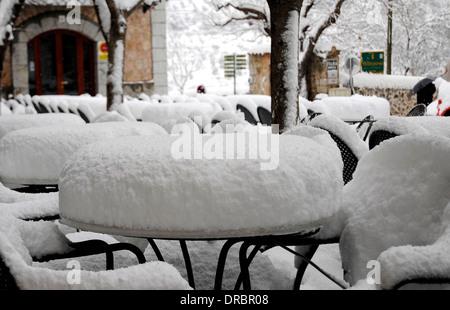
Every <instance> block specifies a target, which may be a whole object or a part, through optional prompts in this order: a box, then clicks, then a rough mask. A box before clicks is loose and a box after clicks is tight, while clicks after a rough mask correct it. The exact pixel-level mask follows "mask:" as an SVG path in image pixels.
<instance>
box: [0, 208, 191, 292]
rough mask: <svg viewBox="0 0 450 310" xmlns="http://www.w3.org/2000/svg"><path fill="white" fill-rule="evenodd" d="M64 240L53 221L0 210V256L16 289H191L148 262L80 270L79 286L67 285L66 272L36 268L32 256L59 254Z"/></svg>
mask: <svg viewBox="0 0 450 310" xmlns="http://www.w3.org/2000/svg"><path fill="white" fill-rule="evenodd" d="M67 243H68V240H67V238H66V237H65V236H64V235H63V234H62V233H61V232H60V231H59V229H58V227H57V225H56V224H55V223H53V222H37V223H35V222H24V221H20V220H18V219H16V218H15V217H13V216H12V215H10V214H8V213H6V212H2V211H0V257H1V258H2V260H3V262H4V263H5V265H6V266H7V267H8V269H9V271H10V273H11V275H12V276H13V278H14V280H15V282H16V285H17V286H18V287H19V289H22V290H30V289H45V290H62V289H71V290H72V289H78V290H101V289H114V290H116V289H148V290H154V289H159V290H181V289H191V288H190V287H189V285H188V283H187V282H186V280H184V279H183V278H182V277H181V275H180V273H179V272H178V271H177V270H176V269H175V268H174V267H173V266H172V265H169V264H168V263H164V262H149V263H145V264H141V265H136V266H131V267H128V268H121V269H117V270H112V271H98V272H92V271H86V270H81V271H80V279H81V281H80V282H79V284H70V281H68V280H67V279H68V278H69V277H70V274H69V272H70V271H72V269H67V270H52V269H49V268H41V267H36V266H34V265H33V264H32V255H33V256H37V257H39V256H42V255H45V254H50V253H52V254H56V253H63V252H65V251H67V250H68V248H67Z"/></svg>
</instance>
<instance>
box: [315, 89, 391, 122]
mask: <svg viewBox="0 0 450 310" xmlns="http://www.w3.org/2000/svg"><path fill="white" fill-rule="evenodd" d="M316 104H318V107H316ZM320 106H322V107H320ZM312 108H313V110H314V111H316V112H321V110H322V111H323V112H321V113H323V114H332V115H334V116H336V117H338V118H340V119H341V120H344V121H361V120H363V119H364V118H365V117H367V116H369V115H372V116H373V117H374V119H375V120H377V119H380V118H384V117H389V116H390V115H391V107H390V103H389V102H388V101H387V100H386V99H383V98H380V97H376V96H361V95H353V96H351V97H325V98H322V99H320V100H315V101H314V102H313V103H312Z"/></svg>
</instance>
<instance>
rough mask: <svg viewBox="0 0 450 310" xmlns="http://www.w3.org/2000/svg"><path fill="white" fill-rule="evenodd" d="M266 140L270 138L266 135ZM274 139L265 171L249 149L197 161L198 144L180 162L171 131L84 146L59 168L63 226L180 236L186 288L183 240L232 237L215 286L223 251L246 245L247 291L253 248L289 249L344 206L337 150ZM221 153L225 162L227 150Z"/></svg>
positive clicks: (206, 139)
mask: <svg viewBox="0 0 450 310" xmlns="http://www.w3.org/2000/svg"><path fill="white" fill-rule="evenodd" d="M255 132H256V131H255ZM237 135H238V134H226V135H223V136H221V137H223V138H224V139H227V138H228V139H231V138H232V137H234V138H236V136H237ZM212 137H214V136H208V135H198V136H197V137H196V138H194V140H192V141H190V142H186V143H187V144H186V145H185V146H191V145H190V144H189V143H195V142H194V141H197V140H196V139H200V140H198V141H200V144H197V147H198V146H199V145H200V147H203V149H204V150H207V148H208V145H209V147H210V146H211V145H210V143H212V141H213V140H212V139H213V138H212ZM215 137H216V138H217V136H215ZM269 137H270V138H273V139H276V138H275V137H272V136H271V135H267V137H263V138H269ZM277 138H279V161H278V162H279V165H278V167H273V168H276V169H275V170H262V167H265V166H264V164H269V160H266V159H261V158H259V157H258V159H250V157H249V145H248V144H247V145H246V148H245V149H244V151H245V154H246V156H245V157H244V158H247V159H234V158H233V159H206V158H207V157H202V159H194V154H196V155H195V156H198V155H199V149H197V150H196V151H194V149H195V147H194V148H192V149H191V151H192V153H189V154H186V156H185V157H184V158H183V157H180V156H179V155H180V154H179V151H180V149H179V146H180V145H179V144H180V139H181V136H180V137H177V136H172V135H171V136H162V135H159V136H154V137H130V138H127V139H123V138H122V139H114V140H110V141H103V142H99V143H97V144H91V145H88V146H86V147H83V148H82V149H80V150H79V151H78V152H76V154H75V155H74V156H72V157H71V158H70V159H69V160H68V161H67V162H66V164H65V166H64V169H63V171H62V172H61V176H60V178H59V190H60V191H59V197H60V215H61V221H62V223H64V224H66V225H69V226H72V227H74V228H77V229H80V230H88V231H93V232H102V233H107V234H108V233H111V234H117V235H124V236H130V237H142V238H149V241H150V243H151V244H152V242H151V241H152V240H153V239H178V240H180V243H181V246H182V249H183V254H184V255H185V260H186V264H187V269H188V276H189V283H190V284H191V286H192V287H194V286H195V284H194V281H193V280H194V279H193V276H192V270H191V269H190V267H189V266H190V264H189V261H190V260H189V255H188V251H187V247H186V243H185V242H186V240H217V239H223V240H228V241H227V242H226V243H225V245H224V247H223V249H222V251H221V253H220V256H219V263H218V268H217V273H216V282H215V287H216V289H220V288H221V281H222V274H223V271H224V266H225V261H226V257H227V253H228V250H229V248H230V247H231V246H232V245H233V244H235V243H238V242H242V241H245V242H244V244H243V245H242V246H243V247H244V250H243V248H241V255H242V262H243V265H242V270H243V272H244V276H243V279H244V287H246V288H249V287H250V283H249V277H248V276H245V275H246V274H247V275H248V273H246V272H245V270H247V268H246V267H248V266H246V263H247V258H246V248H247V247H248V246H249V245H250V244H254V245H257V246H258V247H261V246H263V245H277V244H278V243H284V244H288V245H295V244H296V242H298V240H299V239H302V238H303V237H305V236H306V235H309V234H313V233H315V232H316V231H317V229H319V228H320V227H321V226H322V225H324V224H325V223H328V222H329V221H331V219H332V218H333V217H334V215H335V214H336V212H338V210H339V208H340V200H341V193H342V188H343V181H342V162H341V160H340V155H339V150H338V149H337V148H336V147H335V146H331V147H330V143H328V144H322V143H321V142H322V140H321V139H318V140H317V139H312V138H307V137H305V136H294V135H291V136H288V135H282V136H278V135H277ZM328 139H329V138H328ZM198 141H197V143H198ZM274 141H275V140H274ZM328 141H329V140H328ZM273 143H274V144H272V145H274V147H275V148H276V144H275V142H273ZM177 145H178V146H177ZM186 149H188V148H186ZM218 150H220V148H218ZM274 150H275V149H274ZM222 152H223V153H222ZM200 153H202V152H201V151H200ZM205 154H207V152H205ZM218 154H220V155H219V156H224V157H223V158H227V157H226V156H225V155H226V154H227V153H226V148H223V149H222V151H219V153H218ZM231 154H233V152H231ZM205 156H206V155H205ZM191 158H192V159H191ZM272 159H274V160H277V156H276V155H274V157H272ZM266 168H268V167H266ZM155 252H157V253H158V250H155ZM189 270H191V271H190V272H189ZM247 271H248V270H247Z"/></svg>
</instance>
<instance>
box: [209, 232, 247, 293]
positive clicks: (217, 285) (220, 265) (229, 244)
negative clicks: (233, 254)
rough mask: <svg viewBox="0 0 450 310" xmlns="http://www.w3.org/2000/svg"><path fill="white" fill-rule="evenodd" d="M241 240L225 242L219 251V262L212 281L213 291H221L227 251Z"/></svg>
mask: <svg viewBox="0 0 450 310" xmlns="http://www.w3.org/2000/svg"><path fill="white" fill-rule="evenodd" d="M241 241H242V240H239V239H229V240H227V241H226V242H225V244H224V245H223V246H222V249H221V250H220V254H219V260H218V261H217V269H216V278H215V280H214V290H222V280H223V271H224V269H225V263H226V260H227V255H228V251H229V250H230V248H231V247H232V246H233V245H235V244H236V243H238V242H241Z"/></svg>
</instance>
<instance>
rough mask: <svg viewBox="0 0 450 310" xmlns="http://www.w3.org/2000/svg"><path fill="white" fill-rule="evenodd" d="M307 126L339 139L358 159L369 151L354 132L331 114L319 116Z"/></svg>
mask: <svg viewBox="0 0 450 310" xmlns="http://www.w3.org/2000/svg"><path fill="white" fill-rule="evenodd" d="M309 125H311V126H313V127H318V128H321V129H324V130H327V131H328V132H330V133H332V134H334V135H335V136H337V137H338V138H340V139H341V140H342V141H343V142H344V143H346V144H347V145H348V147H349V148H350V149H351V150H352V152H353V153H354V154H355V156H356V157H357V158H358V159H360V158H362V157H363V156H364V155H365V154H367V152H368V151H369V148H368V146H367V144H366V143H365V142H364V141H363V140H362V139H361V138H360V137H359V135H358V134H357V133H356V131H355V130H354V129H353V128H352V127H350V125H349V124H347V123H345V122H344V121H343V120H341V119H339V118H337V117H336V116H333V115H331V114H330V115H327V114H323V115H319V116H317V117H315V118H314V119H313V120H312V121H311V122H310V123H309Z"/></svg>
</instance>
